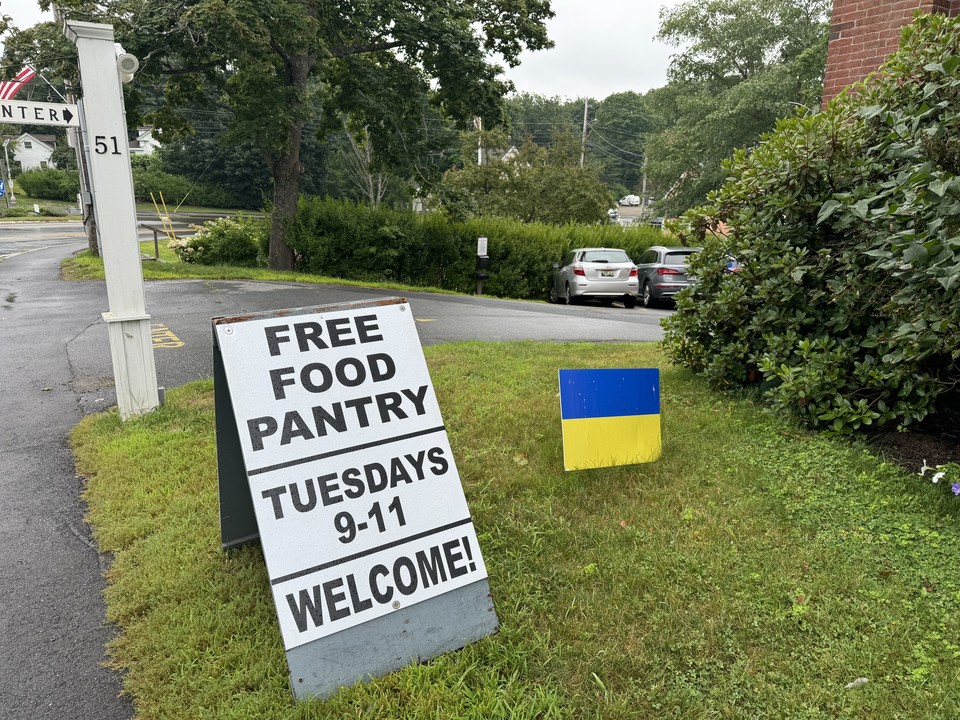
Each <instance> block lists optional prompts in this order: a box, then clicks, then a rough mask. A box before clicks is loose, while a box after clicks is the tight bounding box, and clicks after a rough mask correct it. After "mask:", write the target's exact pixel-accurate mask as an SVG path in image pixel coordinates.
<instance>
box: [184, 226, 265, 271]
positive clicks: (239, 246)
mask: <svg viewBox="0 0 960 720" xmlns="http://www.w3.org/2000/svg"><path fill="white" fill-rule="evenodd" d="M191 227H193V228H194V229H195V230H196V234H195V235H193V236H191V237H183V238H177V239H176V240H171V241H170V242H169V243H168V244H167V247H169V248H170V249H171V250H173V251H174V252H176V253H177V257H179V258H180V260H181V261H183V262H186V263H198V264H200V265H233V266H237V267H255V266H256V265H262V264H264V263H263V258H264V253H263V247H264V246H265V244H266V234H267V226H266V223H265V222H264V221H262V220H255V219H252V218H246V217H243V216H239V217H236V218H217V219H216V220H210V221H209V222H206V223H204V224H203V225H200V226H198V225H193V226H191Z"/></svg>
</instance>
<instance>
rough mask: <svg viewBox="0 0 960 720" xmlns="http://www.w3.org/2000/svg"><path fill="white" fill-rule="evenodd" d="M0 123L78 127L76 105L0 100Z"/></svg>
mask: <svg viewBox="0 0 960 720" xmlns="http://www.w3.org/2000/svg"><path fill="white" fill-rule="evenodd" d="M0 123H13V124H16V125H60V126H62V127H79V125H80V119H79V118H78V117H77V106H76V105H61V104H58V103H39V102H30V101H29V100H0Z"/></svg>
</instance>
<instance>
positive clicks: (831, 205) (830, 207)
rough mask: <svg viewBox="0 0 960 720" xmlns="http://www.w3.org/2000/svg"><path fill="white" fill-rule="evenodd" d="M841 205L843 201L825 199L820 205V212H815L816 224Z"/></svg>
mask: <svg viewBox="0 0 960 720" xmlns="http://www.w3.org/2000/svg"><path fill="white" fill-rule="evenodd" d="M841 207H843V203H841V202H840V201H839V200H827V201H826V202H825V203H824V204H823V205H821V206H820V212H819V213H817V225H819V224H821V223H822V222H823V221H824V220H826V219H827V218H829V217H830V216H831V215H833V214H834V213H835V212H836V211H837V210H838V209H839V208H841Z"/></svg>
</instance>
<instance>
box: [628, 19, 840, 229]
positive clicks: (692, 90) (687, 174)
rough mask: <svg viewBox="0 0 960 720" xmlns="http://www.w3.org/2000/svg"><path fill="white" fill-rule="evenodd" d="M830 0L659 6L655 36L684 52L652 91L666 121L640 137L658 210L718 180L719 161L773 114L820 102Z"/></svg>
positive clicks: (697, 198) (685, 202)
mask: <svg viewBox="0 0 960 720" xmlns="http://www.w3.org/2000/svg"><path fill="white" fill-rule="evenodd" d="M831 6H832V3H831V2H830V0H706V2H704V1H703V0H691V1H690V2H685V3H683V4H681V5H678V6H677V7H675V8H673V9H667V10H662V11H661V15H660V31H659V34H658V38H659V39H660V40H662V41H664V42H666V43H669V44H672V45H675V46H677V47H679V48H681V49H680V51H679V52H678V53H677V54H676V55H675V56H673V59H672V61H671V64H670V68H669V71H668V78H669V82H668V84H667V85H666V86H665V87H663V88H659V89H657V90H654V91H652V92H651V93H649V94H648V96H647V98H648V100H649V101H650V106H651V107H652V108H655V112H656V113H657V114H658V115H659V116H660V121H661V123H662V124H663V125H664V129H663V130H662V131H661V132H660V133H657V134H656V135H654V136H652V137H651V138H650V140H649V142H647V143H646V148H645V150H646V157H647V171H648V173H649V175H650V176H651V178H652V179H653V180H655V181H656V182H657V184H658V185H659V186H660V187H661V188H662V189H663V190H664V191H665V193H664V194H665V195H666V196H667V197H666V199H665V200H664V201H663V202H662V208H663V209H664V210H665V211H667V212H677V211H680V210H684V209H686V208H688V207H690V206H691V205H694V204H696V203H698V202H701V201H702V200H703V199H704V197H705V196H706V194H707V192H708V191H710V190H712V189H714V188H717V187H719V186H720V184H721V183H722V182H723V179H724V175H723V170H722V167H721V162H722V160H723V159H724V158H726V157H728V156H729V155H730V154H731V153H732V152H733V150H734V149H736V148H739V147H746V146H750V145H752V144H754V143H755V142H757V141H758V140H759V138H760V136H761V135H762V134H763V133H765V132H768V131H770V130H772V129H773V127H774V125H775V123H776V120H777V118H780V117H784V116H786V115H790V114H792V113H793V112H795V111H796V109H797V108H798V107H799V106H805V107H807V108H810V109H816V108H818V107H819V105H820V96H821V94H822V90H823V70H824V65H825V62H826V49H827V37H828V24H827V18H828V16H829V12H830V7H831Z"/></svg>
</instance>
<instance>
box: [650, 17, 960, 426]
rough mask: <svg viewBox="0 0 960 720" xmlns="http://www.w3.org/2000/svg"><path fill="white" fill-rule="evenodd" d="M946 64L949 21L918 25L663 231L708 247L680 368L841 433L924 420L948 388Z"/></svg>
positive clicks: (954, 151) (956, 153) (956, 234)
mask: <svg viewBox="0 0 960 720" xmlns="http://www.w3.org/2000/svg"><path fill="white" fill-rule="evenodd" d="M958 69H960V20H957V19H948V18H945V17H943V16H940V15H927V16H921V17H919V18H918V19H917V20H916V21H915V22H914V24H913V25H911V26H909V27H908V28H906V29H905V31H904V34H903V39H902V44H901V49H900V51H899V52H898V53H897V54H896V55H894V56H893V57H892V58H891V59H890V61H889V62H888V63H887V64H886V65H885V66H884V68H883V70H882V72H881V73H880V74H879V75H878V76H877V77H876V78H875V79H873V81H872V82H871V83H869V84H866V85H862V86H860V87H858V88H857V89H856V92H855V93H846V94H844V95H842V96H841V97H839V98H837V99H836V100H834V101H833V102H831V103H830V104H829V106H828V107H827V108H826V110H825V111H823V112H821V113H817V114H811V115H804V116H797V117H794V118H790V119H788V120H784V121H781V122H780V123H779V124H778V126H777V129H776V131H775V132H773V133H772V134H770V135H768V136H766V137H765V138H764V139H763V141H762V142H761V143H760V144H759V145H758V146H757V147H756V148H754V149H753V150H752V151H751V152H750V153H749V154H748V153H746V152H742V151H741V152H738V153H737V154H735V155H734V157H733V158H732V159H731V160H730V161H729V163H728V166H727V171H728V174H729V175H730V176H731V177H732V180H731V181H730V182H728V183H727V184H726V185H725V186H724V187H722V188H721V189H720V190H719V191H717V192H716V193H714V194H712V195H711V196H710V198H709V201H708V204H707V205H706V206H704V207H701V208H697V209H695V210H692V211H690V212H688V213H687V214H686V215H684V217H683V218H682V219H681V221H680V223H679V224H678V227H677V228H676V230H677V232H678V233H679V234H680V235H681V236H682V237H683V238H685V239H686V240H687V242H688V243H690V244H694V243H697V244H703V245H704V246H705V250H704V252H702V253H700V254H699V255H698V256H696V257H695V258H694V259H693V261H692V262H691V267H692V271H693V272H694V273H695V274H697V275H698V276H699V278H700V283H699V284H698V285H697V286H696V288H695V289H694V290H692V291H689V292H685V293H682V294H681V296H680V298H679V299H678V304H677V309H678V312H677V313H676V314H675V315H674V316H673V317H671V318H670V319H668V320H667V321H666V323H665V326H666V328H667V333H666V339H665V346H666V348H667V351H668V353H669V354H670V356H671V358H672V359H673V360H674V361H675V362H677V363H680V364H683V365H686V366H688V367H691V368H693V369H695V370H697V371H698V372H701V373H703V374H704V375H705V376H706V377H707V378H708V379H709V380H710V381H711V382H712V383H713V384H714V385H717V386H725V387H740V386H750V385H755V386H757V387H758V388H759V389H760V391H761V392H762V393H763V395H764V396H765V397H766V398H767V399H768V400H769V401H770V402H771V403H772V404H773V405H774V406H775V407H777V408H780V409H782V410H785V411H788V412H790V413H792V414H794V415H796V416H798V417H800V418H801V419H803V420H804V421H806V422H808V423H809V424H811V425H813V426H816V427H823V428H829V429H831V430H833V431H836V432H851V431H853V430H856V429H858V428H861V427H863V426H871V425H882V424H885V423H891V422H894V423H897V424H900V425H909V424H912V423H916V422H918V421H920V420H922V419H923V418H924V417H925V416H926V415H928V414H929V413H931V412H934V411H935V410H936V406H937V400H938V398H939V397H941V395H942V393H943V392H944V391H945V390H947V389H949V388H950V387H952V386H955V385H956V384H957V383H958V382H960V366H958V358H960V303H958V302H957V299H956V298H957V296H956V291H957V287H958V285H960V179H958V178H957V173H958V172H960V141H958V137H960V115H958V111H960V75H958V72H957V70H958ZM721 222H722V223H725V224H726V225H727V226H729V228H730V230H729V231H728V232H726V233H724V232H721V228H722V227H723V226H722V225H721ZM727 253H730V254H733V255H734V256H736V257H737V258H738V259H739V260H740V261H741V263H742V265H743V268H742V270H740V271H739V272H737V273H728V272H726V271H725V265H726V256H727Z"/></svg>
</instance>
